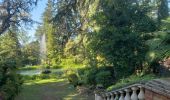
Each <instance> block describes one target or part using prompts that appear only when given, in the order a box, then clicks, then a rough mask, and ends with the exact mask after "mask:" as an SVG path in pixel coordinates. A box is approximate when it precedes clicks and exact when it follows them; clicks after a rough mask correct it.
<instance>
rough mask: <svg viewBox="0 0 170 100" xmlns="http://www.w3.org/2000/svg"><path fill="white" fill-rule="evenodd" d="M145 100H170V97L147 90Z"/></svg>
mask: <svg viewBox="0 0 170 100" xmlns="http://www.w3.org/2000/svg"><path fill="white" fill-rule="evenodd" d="M145 100H170V97H168V96H165V95H162V94H158V93H156V92H153V91H151V90H148V89H145Z"/></svg>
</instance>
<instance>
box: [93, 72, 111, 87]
mask: <svg viewBox="0 0 170 100" xmlns="http://www.w3.org/2000/svg"><path fill="white" fill-rule="evenodd" d="M111 80H112V76H111V73H110V72H109V71H102V72H99V73H97V74H96V78H95V81H96V83H97V84H101V85H102V86H104V87H107V86H109V85H111V84H113V83H112V82H111Z"/></svg>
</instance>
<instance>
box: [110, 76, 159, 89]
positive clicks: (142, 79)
mask: <svg viewBox="0 0 170 100" xmlns="http://www.w3.org/2000/svg"><path fill="white" fill-rule="evenodd" d="M155 78H158V77H157V76H155V75H154V74H146V75H143V76H138V75H131V76H129V77H128V78H122V79H120V80H119V81H117V82H116V83H115V84H114V85H111V86H109V87H108V88H107V90H108V91H112V90H113V89H116V88H121V87H124V86H128V85H130V84H134V83H142V82H146V81H149V80H152V79H155Z"/></svg>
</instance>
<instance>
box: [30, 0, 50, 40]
mask: <svg viewBox="0 0 170 100" xmlns="http://www.w3.org/2000/svg"><path fill="white" fill-rule="evenodd" d="M46 4H47V0H40V1H39V2H38V4H37V6H36V7H35V8H34V9H33V11H32V12H31V15H32V19H33V20H34V21H38V22H42V20H41V16H42V13H43V12H44V10H45V7H46ZM36 28H37V25H36V24H35V25H33V27H31V29H30V30H28V33H29V35H30V36H31V37H32V38H33V37H34V34H35V30H36Z"/></svg>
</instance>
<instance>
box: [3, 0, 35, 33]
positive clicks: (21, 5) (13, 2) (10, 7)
mask: <svg viewBox="0 0 170 100" xmlns="http://www.w3.org/2000/svg"><path fill="white" fill-rule="evenodd" d="M36 3H37V0H1V1H0V34H2V33H4V32H5V31H6V30H7V29H8V28H9V27H10V26H11V25H12V24H15V25H17V26H20V25H21V23H22V22H24V23H25V22H26V23H28V22H31V23H32V22H33V21H32V19H31V18H30V17H29V14H30V11H31V10H32V8H33V6H34V5H35V4H36Z"/></svg>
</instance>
